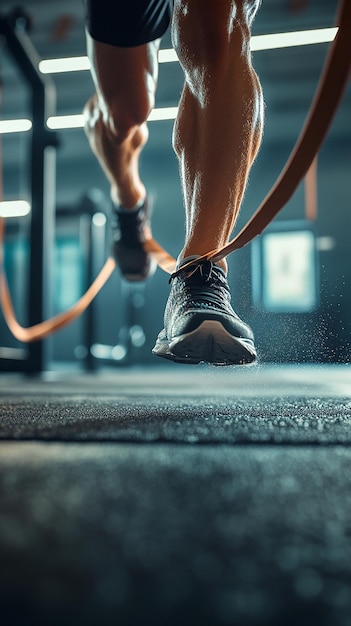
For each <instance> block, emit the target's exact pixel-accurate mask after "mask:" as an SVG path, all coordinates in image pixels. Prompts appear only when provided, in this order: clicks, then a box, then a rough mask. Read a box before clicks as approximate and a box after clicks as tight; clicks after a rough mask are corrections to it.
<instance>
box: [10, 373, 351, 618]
mask: <svg viewBox="0 0 351 626" xmlns="http://www.w3.org/2000/svg"><path fill="white" fill-rule="evenodd" d="M0 415H1V420H0V451H1V455H0V616H1V623H2V624H4V625H6V626H7V624H8V625H10V624H11V625H13V624H16V625H17V624H23V625H26V626H27V625H28V624H38V623H40V624H45V625H48V626H49V625H50V626H51V625H56V624H60V625H62V624H65V625H66V624H75V625H77V624H91V625H95V624H96V625H105V624H111V623H116V624H118V625H122V626H124V625H125V626H139V625H140V626H144V625H149V624H150V625H157V626H158V625H165V626H168V625H170V626H173V625H174V626H178V625H179V626H180V625H183V624H186V625H187V624H189V625H195V626H197V624H199V625H200V624H201V626H207V625H208V626H217V625H218V626H220V625H226V624H229V625H231V626H232V625H236V624H238V625H240V626H241V625H246V624H248V625H251V624H252V625H261V624H262V625H263V624H264V625H267V626H268V625H269V626H275V625H277V626H278V625H279V626H282V625H288V626H290V625H291V626H293V625H295V624H296V625H297V624H299V625H301V624H306V625H307V624H308V625H310V624H313V625H314V624H316V625H317V624H318V626H320V625H322V626H323V625H326V626H347V625H349V624H351V541H350V538H351V472H350V467H351V449H350V443H351V367H349V366H347V365H343V366H341V365H340V366H337V365H335V366H317V365H316V366H309V365H304V366H258V367H253V368H223V369H222V368H209V367H205V366H204V367H201V366H200V367H185V366H184V367H182V366H177V365H174V364H168V363H166V364H165V365H164V366H162V367H154V368H148V369H141V368H135V369H121V370H119V369H118V370H113V371H111V370H109V371H99V372H98V373H97V374H96V375H94V376H93V375H78V374H74V373H72V372H71V373H69V372H67V373H63V374H58V373H51V374H50V375H47V376H45V377H43V378H42V379H27V378H23V377H21V376H18V375H12V374H5V375H4V374H3V375H2V376H1V379H0Z"/></svg>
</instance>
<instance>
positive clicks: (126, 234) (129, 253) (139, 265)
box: [112, 200, 156, 281]
mask: <svg viewBox="0 0 351 626" xmlns="http://www.w3.org/2000/svg"><path fill="white" fill-rule="evenodd" d="M112 233H113V239H112V254H113V256H114V258H115V260H116V262H117V264H118V267H119V269H120V271H121V274H122V276H123V277H124V278H125V279H126V280H129V281H140V280H146V279H147V278H149V276H151V275H152V274H153V273H154V271H155V269H156V262H155V261H154V259H152V258H151V256H150V254H148V253H147V252H145V250H144V248H143V243H144V241H146V240H147V239H150V237H151V230H150V218H149V207H148V203H147V200H145V202H144V204H143V205H142V206H141V207H139V208H138V209H133V210H131V211H126V210H118V209H114V211H113V222H112Z"/></svg>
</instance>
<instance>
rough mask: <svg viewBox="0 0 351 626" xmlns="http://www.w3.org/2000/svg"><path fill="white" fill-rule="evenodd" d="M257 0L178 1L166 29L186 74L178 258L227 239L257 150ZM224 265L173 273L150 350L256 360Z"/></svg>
mask: <svg viewBox="0 0 351 626" xmlns="http://www.w3.org/2000/svg"><path fill="white" fill-rule="evenodd" d="M258 5H259V1H258V0H221V1H220V2H218V0H175V6H174V19H173V25H172V36H173V42H174V46H175V48H176V50H177V52H178V57H179V60H180V63H181V64H182V67H183V69H184V74H185V84H184V89H183V93H182V97H181V101H180V105H179V113H178V118H177V120H176V123H175V127H174V148H175V151H176V153H177V155H178V158H179V164H180V175H181V182H182V186H183V192H184V203H185V210H186V239H185V245H184V247H183V250H182V251H181V253H180V259H181V258H182V257H183V258H184V257H189V256H193V255H202V254H206V252H209V251H211V250H213V249H215V248H218V247H221V246H222V245H224V244H225V243H227V241H228V239H229V236H230V233H231V230H232V228H233V226H234V223H235V220H236V217H237V215H238V211H239V208H240V204H241V201H242V198H243V194H244V191H245V186H246V183H247V179H248V175H249V171H250V167H251V165H252V163H253V161H254V158H255V156H256V154H257V151H258V149H259V145H260V140H261V134H262V123H263V101H262V94H261V88H260V84H259V81H258V78H257V76H256V74H255V72H254V70H253V68H252V66H251V61H250V46H249V43H250V41H249V38H250V25H251V22H252V20H253V18H254V15H255V13H256V10H257V8H258ZM226 270H227V264H226V262H225V261H224V260H223V261H221V263H220V267H213V266H212V264H211V263H210V262H203V261H202V262H200V263H197V262H196V260H195V261H194V263H193V264H192V266H190V267H188V268H186V269H182V268H181V267H180V268H179V269H178V270H177V271H176V272H175V274H173V276H172V287H171V292H170V295H169V298H168V302H167V305H166V310H165V316H164V329H163V330H162V331H161V332H160V334H159V335H158V338H157V341H156V345H155V347H154V349H153V352H154V353H155V354H157V355H158V356H161V357H164V358H167V359H171V360H173V361H178V362H181V363H194V364H195V363H199V362H200V361H205V362H208V363H213V364H218V365H238V364H244V363H252V362H254V361H255V359H256V350H255V346H254V337H253V333H252V331H251V329H250V327H249V326H248V325H247V324H245V323H244V322H242V320H240V318H239V317H238V316H237V315H236V313H235V312H234V311H233V309H232V307H231V303H230V293H229V287H228V283H227V280H226V277H225V273H226Z"/></svg>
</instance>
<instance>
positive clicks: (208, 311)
mask: <svg viewBox="0 0 351 626" xmlns="http://www.w3.org/2000/svg"><path fill="white" fill-rule="evenodd" d="M170 282H171V283H172V287H171V291H170V294H169V298H168V302H167V305H166V309H165V316H164V329H163V330H162V331H161V332H160V333H159V335H158V337H157V341H156V345H155V347H154V348H153V351H152V352H153V353H154V354H156V355H157V356H161V357H164V358H165V359H171V360H172V361H176V362H177V363H189V364H197V363H200V362H204V363H212V364H213V365H243V364H248V363H253V362H254V361H255V360H256V357H257V355H256V349H255V345H254V336H253V333H252V330H251V328H250V327H249V326H248V325H247V324H245V323H244V322H243V321H242V320H241V319H240V318H239V317H238V316H237V314H236V313H235V312H234V311H233V309H232V307H231V304H230V292H229V286H228V283H227V279H226V276H225V274H224V272H223V271H222V270H221V268H219V267H217V266H214V265H213V264H212V263H211V262H210V261H201V262H199V263H197V262H196V261H194V265H191V266H189V267H187V268H186V269H184V270H182V268H180V269H179V270H177V271H176V272H175V273H174V274H173V275H172V276H171V279H170Z"/></svg>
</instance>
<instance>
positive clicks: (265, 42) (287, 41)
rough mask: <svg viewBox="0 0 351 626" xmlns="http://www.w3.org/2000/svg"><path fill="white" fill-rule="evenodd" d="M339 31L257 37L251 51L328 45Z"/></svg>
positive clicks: (330, 29) (307, 31) (313, 31)
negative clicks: (318, 44) (317, 44)
mask: <svg viewBox="0 0 351 626" xmlns="http://www.w3.org/2000/svg"><path fill="white" fill-rule="evenodd" d="M337 31H338V29H337V28H318V29H316V30H300V31H294V32H290V33H289V32H288V33H274V34H272V35H255V36H254V37H252V38H251V50H252V51H253V52H256V51H258V50H274V49H277V48H291V47H294V46H308V45H310V44H316V43H328V42H330V41H333V39H334V38H335V35H336V33H337Z"/></svg>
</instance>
